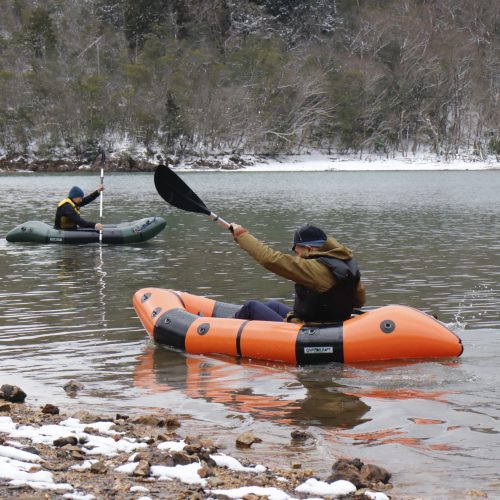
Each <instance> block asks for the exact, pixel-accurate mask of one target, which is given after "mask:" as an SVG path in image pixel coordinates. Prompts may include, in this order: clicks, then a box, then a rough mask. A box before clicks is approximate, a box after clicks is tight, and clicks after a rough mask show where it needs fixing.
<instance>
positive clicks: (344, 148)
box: [0, 0, 500, 158]
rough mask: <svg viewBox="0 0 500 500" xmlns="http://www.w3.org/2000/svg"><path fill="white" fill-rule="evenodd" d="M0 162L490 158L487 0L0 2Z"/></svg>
mask: <svg viewBox="0 0 500 500" xmlns="http://www.w3.org/2000/svg"><path fill="white" fill-rule="evenodd" d="M0 8H1V9H2V16H1V17H0V153H1V154H3V155H6V156H15V155H20V154H25V155H29V154H31V155H37V156H38V157H57V156H58V155H59V156H60V155H62V154H66V155H74V156H75V157H78V158H85V157H89V158H90V157H93V156H95V154H96V151H97V149H98V148H99V146H103V147H105V148H106V149H108V150H123V149H128V150H130V152H134V151H135V152H137V151H144V153H145V154H146V155H151V156H154V155H157V154H162V155H183V154H195V155H204V154H214V153H220V152H232V153H249V154H277V153H294V152H300V151H302V150H304V149H309V148H316V149H321V150H323V151H330V152H331V151H336V152H339V153H349V154H364V153H368V152H370V153H371V152H376V153H381V154H388V155H390V154H402V155H411V154H415V153H417V152H420V151H426V152H432V153H434V154H436V155H446V156H456V155H460V154H462V153H466V154H473V155H477V156H478V157H484V156H486V155H488V154H496V155H497V156H500V130H499V124H500V59H499V58H498V54H499V53H500V11H499V9H498V4H497V1H496V0H481V1H479V2H469V1H466V0H440V1H435V0H397V1H395V0H241V1H240V0H204V1H203V2H200V1H199V0H71V1H63V0H45V1H44V2H38V1H36V0H0Z"/></svg>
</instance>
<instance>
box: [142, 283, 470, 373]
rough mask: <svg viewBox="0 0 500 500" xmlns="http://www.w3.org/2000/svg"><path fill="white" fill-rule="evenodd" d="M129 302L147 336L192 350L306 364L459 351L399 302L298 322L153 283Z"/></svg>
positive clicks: (447, 335)
mask: <svg viewBox="0 0 500 500" xmlns="http://www.w3.org/2000/svg"><path fill="white" fill-rule="evenodd" d="M133 304H134V308H135V310H136V312H137V315H138V316H139V319H140V320H141V322H142V324H143V326H144V328H145V329H146V331H147V332H148V334H149V336H150V338H151V339H152V340H154V341H155V342H157V343H159V344H163V345H166V346H168V347H170V348H173V349H177V350H180V351H185V352H188V353H193V354H215V353H217V354H225V355H229V356H237V357H244V358H252V359H261V360H274V361H281V362H284V363H290V364H297V365H308V364H318V363H330V362H338V363H355V362H362V361H378V360H396V359H429V358H450V357H457V356H460V355H461V354H462V351H463V347H462V342H461V340H460V338H459V337H458V336H457V335H456V334H455V333H453V332H452V331H451V330H449V329H448V328H446V326H444V324H442V323H441V322H439V321H438V320H436V319H434V318H433V317H431V316H429V315H427V314H425V313H423V312H421V311H418V310H417V309H413V308H411V307H406V306H400V305H391V306H385V307H380V308H377V309H374V310H371V311H367V312H365V313H363V314H359V315H357V316H353V317H352V318H350V319H348V320H346V321H344V322H343V323H336V324H322V325H304V324H295V323H286V322H283V323H279V322H270V321H248V320H240V319H234V318H232V317H231V316H232V315H233V314H234V312H235V311H237V310H238V308H239V306H237V305H233V304H228V303H224V302H218V301H215V300H212V299H208V298H205V297H200V296H196V295H192V294H189V293H185V292H177V291H173V290H164V289H159V288H143V289H141V290H139V291H137V292H136V293H135V294H134V297H133Z"/></svg>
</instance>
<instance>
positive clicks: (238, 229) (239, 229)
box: [229, 222, 248, 237]
mask: <svg viewBox="0 0 500 500" xmlns="http://www.w3.org/2000/svg"><path fill="white" fill-rule="evenodd" d="M229 231H231V233H232V234H233V236H236V237H238V236H241V235H242V234H245V233H248V229H246V228H244V227H243V226H240V225H239V224H236V223H234V222H233V223H232V224H231V225H230V226H229Z"/></svg>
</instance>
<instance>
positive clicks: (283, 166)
mask: <svg viewBox="0 0 500 500" xmlns="http://www.w3.org/2000/svg"><path fill="white" fill-rule="evenodd" d="M254 162H255V163H254V164H253V165H251V166H248V167H245V168H244V170H248V171H252V172H272V171H304V172H305V171H310V172H314V171H326V170H332V171H334V170H338V171H364V170H372V171H384V170H385V171H387V170H390V171H410V170H494V169H499V170H500V162H498V161H497V160H496V158H493V157H491V158H489V159H487V160H483V161H472V160H470V159H468V160H466V159H462V160H460V159H455V160H452V161H444V160H439V159H436V157H425V156H416V157H413V156H412V157H407V158H403V157H401V158H387V159H384V158H381V157H371V158H368V157H367V158H366V159H356V158H352V157H350V158H349V157H342V156H339V155H323V154H319V153H317V154H304V155H294V156H284V157H280V158H279V159H272V160H265V161H262V160H258V159H257V160H254Z"/></svg>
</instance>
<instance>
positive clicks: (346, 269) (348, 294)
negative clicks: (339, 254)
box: [293, 257, 361, 323]
mask: <svg viewBox="0 0 500 500" xmlns="http://www.w3.org/2000/svg"><path fill="white" fill-rule="evenodd" d="M313 258H316V259H318V260H319V261H320V262H321V263H322V264H324V265H325V266H326V267H328V269H329V271H330V272H331V273H332V275H333V277H334V278H335V285H333V287H332V288H330V289H329V290H327V291H326V292H315V291H314V290H311V289H310V288H306V287H305V286H304V285H299V284H295V304H294V306H293V311H294V314H295V315H297V316H298V317H299V318H300V319H301V320H303V321H306V322H307V321H309V322H318V323H328V322H338V321H345V320H346V319H348V318H349V317H350V316H351V313H352V309H353V307H354V297H355V293H356V288H357V286H358V283H359V280H360V279H361V273H360V272H359V268H358V265H357V264H356V262H355V261H354V260H353V259H349V260H341V259H335V258H333V257H313Z"/></svg>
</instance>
